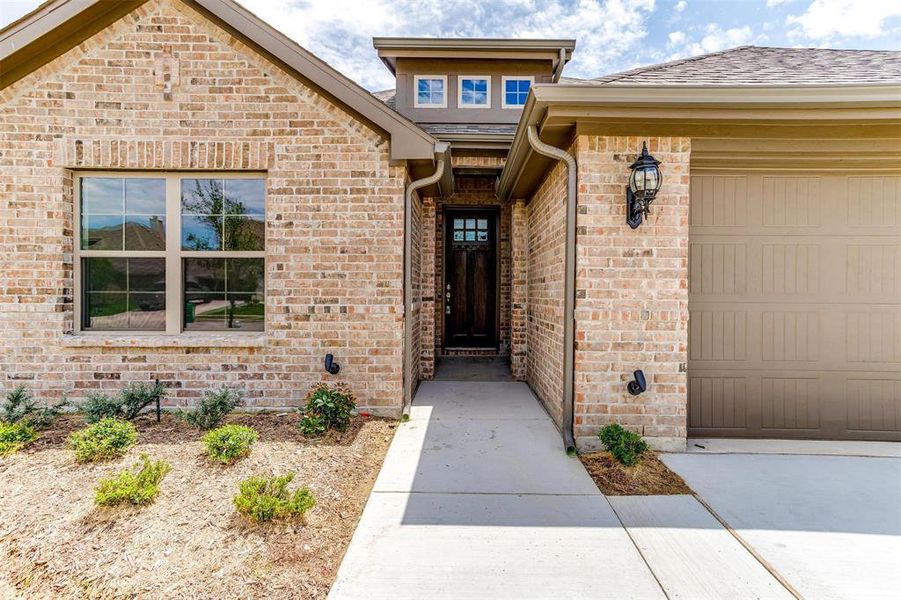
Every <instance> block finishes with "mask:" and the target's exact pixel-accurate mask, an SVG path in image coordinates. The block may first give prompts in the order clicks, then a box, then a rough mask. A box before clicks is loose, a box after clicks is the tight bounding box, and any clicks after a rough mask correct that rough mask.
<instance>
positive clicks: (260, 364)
mask: <svg viewBox="0 0 901 600" xmlns="http://www.w3.org/2000/svg"><path fill="white" fill-rule="evenodd" d="M161 61H162V62H163V63H166V62H168V63H169V64H170V65H171V67H172V69H173V71H174V72H177V73H178V77H177V80H176V81H174V82H173V83H172V85H171V88H170V90H171V91H168V92H167V91H165V87H164V83H163V82H162V81H161V80H160V78H159V77H158V72H157V71H158V68H159V65H160V63H161ZM0 164H2V170H3V186H2V187H3V190H4V194H3V207H2V211H0V257H2V258H0V272H2V273H3V274H4V275H3V277H2V279H0V306H2V309H0V321H2V324H0V336H2V337H0V344H2V347H3V350H2V352H0V369H2V371H3V373H4V379H5V380H6V381H7V382H10V383H14V382H24V383H27V384H28V385H30V386H31V387H32V388H33V389H34V390H35V391H36V392H38V393H39V394H40V396H42V397H60V396H62V395H63V394H66V395H68V396H69V397H75V398H78V397H81V396H83V395H84V393H86V392H87V391H88V390H91V389H107V390H113V389H118V388H120V387H121V386H122V385H124V384H125V382H127V381H132V380H148V379H155V378H158V379H160V380H161V381H162V382H164V383H165V384H166V385H167V386H168V387H169V388H170V394H169V396H170V401H171V402H173V403H176V404H185V403H190V402H192V401H193V400H194V399H196V398H197V397H199V395H200V394H201V393H202V392H203V391H204V390H206V389H209V388H210V387H211V386H214V385H219V384H222V383H229V384H238V385H240V386H241V387H243V388H244V389H246V390H247V394H248V397H249V404H250V405H251V406H252V407H254V408H266V407H285V406H293V405H297V404H298V402H299V401H300V400H301V399H302V398H303V396H304V394H305V392H306V390H307V389H308V388H309V387H310V386H311V385H312V384H314V383H315V382H316V381H318V380H320V379H322V378H325V379H328V378H333V377H332V376H330V375H328V374H325V373H324V372H323V371H322V368H321V360H322V356H323V355H324V354H325V353H326V352H332V353H334V354H335V355H336V356H337V357H339V359H340V362H341V364H342V369H343V370H342V373H341V377H340V378H341V380H343V381H347V382H348V383H349V384H350V385H351V386H352V387H353V389H354V391H355V393H356V394H357V395H358V397H359V401H360V404H361V406H362V407H363V408H364V409H365V410H368V411H372V412H384V413H385V414H394V415H396V414H398V413H399V406H400V403H399V401H398V399H399V398H400V396H401V394H402V392H401V386H402V377H403V374H402V357H401V354H402V344H403V338H402V335H401V329H402V328H401V323H402V320H403V284H402V278H403V271H402V254H403V236H402V233H401V232H402V222H403V189H404V183H405V178H406V177H407V174H406V172H405V169H404V168H403V167H401V166H392V164H391V163H390V160H389V155H388V143H387V141H386V140H385V138H384V136H383V135H382V134H381V133H380V132H377V131H374V130H373V129H371V128H370V127H367V126H365V125H364V124H363V123H361V122H360V120H359V119H358V118H355V117H354V116H353V115H351V114H349V113H348V112H347V111H346V110H342V109H341V108H339V107H337V106H335V105H334V104H333V103H332V102H330V101H329V100H328V99H327V98H325V97H324V96H323V95H321V94H319V93H317V92H316V91H315V90H314V89H313V88H311V87H310V86H309V85H305V84H304V83H303V82H301V81H299V80H298V79H297V78H296V77H293V76H291V75H290V74H288V73H286V72H285V71H284V70H282V69H280V68H279V67H278V66H276V65H275V64H273V63H272V62H270V61H267V60H266V59H265V58H263V57H262V56H260V55H259V53H258V52H256V51H254V50H253V49H251V48H249V47H248V46H247V45H245V44H243V43H242V42H240V41H238V40H237V39H236V38H235V37H233V36H231V35H229V34H228V33H227V32H225V31H224V30H223V29H221V28H220V27H218V26H217V25H215V24H214V23H212V22H211V21H209V20H208V19H207V18H206V17H205V16H203V15H201V14H200V13H198V12H197V11H195V10H194V9H192V8H191V7H189V6H188V5H186V4H184V3H182V2H179V1H177V0H153V1H151V2H148V3H146V4H144V5H143V6H141V7H139V8H137V9H135V10H134V11H133V12H131V13H130V14H128V15H126V16H125V17H123V18H122V19H120V20H118V21H117V22H116V23H114V24H112V25H110V26H109V27H107V28H106V29H104V30H103V31H102V32H100V33H98V34H96V35H95V36H93V37H91V38H90V39H89V40H87V41H86V42H84V43H83V44H81V45H80V46H78V47H77V48H74V49H72V50H70V51H68V52H67V53H65V54H63V55H62V56H60V57H59V58H57V59H55V60H54V61H52V62H50V63H48V64H47V65H45V66H43V67H42V68H41V69H39V70H38V71H35V72H34V73H32V74H31V75H29V76H28V77H26V78H24V79H22V80H20V81H18V82H16V83H15V84H13V85H12V86H10V87H8V88H6V89H4V90H3V91H2V95H0ZM93 170H102V171H113V170H125V171H144V170H150V171H186V172H191V171H207V172H234V171H249V172H265V173H266V181H267V207H266V210H267V214H266V222H267V227H266V288H267V289H266V292H267V293H266V332H265V334H264V335H252V334H251V335H248V334H243V333H240V334H235V333H231V332H228V333H222V334H218V335H213V334H209V333H203V334H199V333H198V334H187V333H186V334H182V335H181V336H177V337H174V338H173V337H171V336H158V335H145V334H142V335H131V336H128V335H124V336H122V335H116V336H91V335H72V332H73V329H74V323H73V321H74V319H75V317H74V312H73V311H74V309H73V294H74V287H75V285H74V282H73V264H72V262H73V227H74V214H73V212H74V210H75V205H74V200H73V188H72V186H73V179H72V174H73V173H74V172H79V171H85V172H88V171H93ZM374 231H380V232H382V234H381V235H372V233H373V232H374ZM362 340H365V342H364V343H361V341H362Z"/></svg>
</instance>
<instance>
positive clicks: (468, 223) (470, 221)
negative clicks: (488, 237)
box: [466, 219, 476, 229]
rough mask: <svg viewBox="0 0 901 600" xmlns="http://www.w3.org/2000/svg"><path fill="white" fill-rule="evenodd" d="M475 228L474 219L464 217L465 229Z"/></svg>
mask: <svg viewBox="0 0 901 600" xmlns="http://www.w3.org/2000/svg"><path fill="white" fill-rule="evenodd" d="M475 228H476V220H475V219H466V229H475Z"/></svg>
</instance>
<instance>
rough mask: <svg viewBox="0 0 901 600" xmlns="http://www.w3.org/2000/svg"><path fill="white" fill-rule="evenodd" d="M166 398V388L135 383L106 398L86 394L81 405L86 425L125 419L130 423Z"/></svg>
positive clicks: (100, 394) (95, 394)
mask: <svg viewBox="0 0 901 600" xmlns="http://www.w3.org/2000/svg"><path fill="white" fill-rule="evenodd" d="M165 396H166V388H165V387H164V386H163V384H161V383H155V384H150V383H144V382H142V381H135V382H132V383H130V384H128V385H127V386H125V389H123V390H122V391H121V392H119V394H118V395H116V396H108V395H107V394H103V393H99V392H91V393H89V394H88V397H87V400H85V402H84V403H83V404H82V405H81V407H80V408H81V410H82V412H84V413H85V415H86V419H87V421H88V423H96V422H97V421H99V420H101V419H106V418H113V419H125V420H126V421H131V420H132V419H134V418H135V417H137V416H138V415H139V414H140V413H141V411H142V410H144V409H145V408H147V407H148V406H151V405H154V404H156V403H157V400H159V401H160V402H162V400H163V398H164V397H165Z"/></svg>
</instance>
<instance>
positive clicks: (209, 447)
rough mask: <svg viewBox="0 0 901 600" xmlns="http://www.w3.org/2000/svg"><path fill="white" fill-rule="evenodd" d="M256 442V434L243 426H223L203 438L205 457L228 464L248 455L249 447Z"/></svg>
mask: <svg viewBox="0 0 901 600" xmlns="http://www.w3.org/2000/svg"><path fill="white" fill-rule="evenodd" d="M255 441H257V432H256V431H254V430H253V429H252V428H250V427H246V426H244V425H223V426H222V427H219V428H217V429H213V430H212V431H209V432H207V434H206V435H204V436H203V444H204V446H206V453H207V456H209V457H210V458H212V459H213V460H215V461H218V462H221V463H225V464H229V463H232V462H234V461H236V460H238V459H239V458H242V457H244V456H247V455H248V454H250V446H251V444H253V443H254V442H255Z"/></svg>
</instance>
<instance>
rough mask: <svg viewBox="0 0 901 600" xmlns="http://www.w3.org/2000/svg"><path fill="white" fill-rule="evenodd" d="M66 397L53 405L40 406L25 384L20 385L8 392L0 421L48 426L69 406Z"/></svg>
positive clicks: (40, 427)
mask: <svg viewBox="0 0 901 600" xmlns="http://www.w3.org/2000/svg"><path fill="white" fill-rule="evenodd" d="M68 404H69V402H68V400H66V399H65V398H63V400H62V401H61V402H59V403H57V404H54V405H53V406H38V403H37V402H35V399H34V396H32V395H31V392H29V391H28V388H27V387H26V386H24V385H20V386H18V387H17V388H15V389H14V390H12V391H11V392H9V393H8V394H6V400H5V401H4V402H3V406H2V407H0V421H6V422H7V423H19V422H24V423H28V424H29V425H30V426H32V427H34V428H35V429H44V428H46V427H48V426H49V425H50V424H51V423H52V422H53V421H54V420H55V419H56V418H57V417H58V416H59V415H60V413H61V412H62V411H63V409H64V408H65V407H66V406H68Z"/></svg>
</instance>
